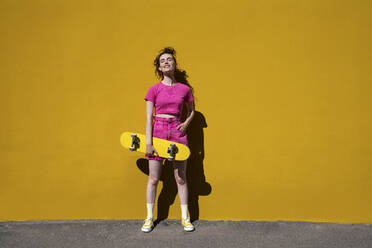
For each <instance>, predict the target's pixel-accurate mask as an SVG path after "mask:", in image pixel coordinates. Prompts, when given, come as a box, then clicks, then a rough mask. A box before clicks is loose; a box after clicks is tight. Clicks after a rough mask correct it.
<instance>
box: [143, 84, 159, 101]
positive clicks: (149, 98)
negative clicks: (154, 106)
mask: <svg viewBox="0 0 372 248" xmlns="http://www.w3.org/2000/svg"><path fill="white" fill-rule="evenodd" d="M155 98H156V95H155V89H154V87H150V88H149V90H148V92H147V94H146V96H145V101H150V102H153V103H155Z"/></svg>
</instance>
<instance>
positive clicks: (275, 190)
mask: <svg viewBox="0 0 372 248" xmlns="http://www.w3.org/2000/svg"><path fill="white" fill-rule="evenodd" d="M371 7H372V4H371V2H370V1H351V0H349V1H336V0H334V1H332V0H316V1H314V0H307V1H304V0H303V1H297V0H282V1H276V0H271V1H221V0H218V1H198V0H192V1H190V0H188V1H173V0H167V1H159V0H157V1H155V0H147V1H144V0H142V1H120V0H117V1H76V0H73V1H72V0H71V1H66V0H58V1H46V0H44V1H41V0H38V1H37V0H35V1H26V0H18V1H12V0H1V1H0V37H1V38H0V49H1V50H0V52H1V56H0V101H1V102H0V108H1V124H0V137H1V139H0V220H1V221H6V220H51V219H53V220H57V219H142V218H144V217H145V214H146V209H145V187H146V180H147V176H146V175H145V174H144V173H143V172H142V171H141V170H140V169H139V168H138V166H137V163H138V164H140V165H141V163H143V161H144V160H142V159H140V158H141V156H140V155H139V154H136V153H130V152H129V151H126V150H124V149H123V148H122V147H121V146H120V143H119V137H120V134H121V132H123V131H127V130H135V131H139V132H145V119H146V113H145V111H146V107H145V101H144V100H143V97H144V95H145V94H146V91H147V89H148V87H150V86H151V85H152V84H154V83H156V82H158V80H157V79H156V78H155V76H154V73H153V70H154V69H153V67H152V61H153V59H154V57H155V56H156V55H157V51H158V50H160V49H161V48H163V47H164V46H174V47H175V48H176V50H177V52H178V61H179V65H180V67H181V68H183V69H185V70H186V71H187V72H188V74H189V76H190V77H189V81H190V83H191V85H192V86H193V87H194V88H195V97H196V110H197V111H198V112H199V113H198V121H197V122H195V123H194V129H193V130H192V131H193V132H194V133H193V135H194V139H195V140H196V142H199V143H198V147H201V148H203V145H204V155H205V157H204V160H201V161H194V173H196V174H195V175H198V180H199V179H202V176H203V175H204V176H205V181H206V183H204V186H206V185H208V184H209V185H210V186H211V192H210V193H209V192H207V193H205V192H204V195H201V196H199V198H198V199H196V202H197V203H198V204H199V208H200V216H199V218H200V219H207V220H216V219H230V220H243V219H244V220H300V221H330V222H345V223H349V222H357V223H372V211H371V209H372V191H371V189H372V180H371V179H372V170H371V163H372V153H371V138H372V131H371V128H370V127H371V125H372V112H371V106H372V100H371V93H372V92H371V88H372V86H371V83H372V82H371V78H372V77H371V75H370V72H369V71H370V68H371V66H372V63H371V62H372V56H371V55H372V54H371V50H372V49H371V47H370V45H371V44H372V38H371V32H370V31H371V30H370V27H371V24H372V17H371V15H370V14H371V13H370V10H371ZM202 117H204V118H205V121H206V124H207V127H205V128H202V127H201V122H200V120H201V118H202ZM201 134H203V135H204V136H200V135H201ZM202 137H204V140H203V139H202ZM200 142H201V143H200ZM201 152H202V150H201ZM199 157H200V156H199ZM201 158H202V157H201ZM142 165H143V164H142ZM190 166H193V165H192V164H191V165H190ZM203 168H204V172H203V171H202V170H201V169H203ZM196 170H198V171H199V172H197V171H196ZM198 173H199V174H198ZM194 181H195V180H194ZM207 183H208V184H207ZM199 185H202V183H199ZM161 187H162V186H161V185H160V187H159V191H158V193H159V192H160V190H161ZM208 193H209V194H208ZM201 194H202V193H201ZM179 215H180V210H179V201H178V197H177V198H176V200H175V203H174V204H173V205H172V206H171V208H170V213H169V218H178V217H179Z"/></svg>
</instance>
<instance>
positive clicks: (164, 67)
mask: <svg viewBox="0 0 372 248" xmlns="http://www.w3.org/2000/svg"><path fill="white" fill-rule="evenodd" d="M159 63H160V65H159V70H160V71H161V72H163V74H167V73H169V72H172V71H174V70H175V69H176V62H175V61H174V58H173V55H172V54H169V53H164V54H162V55H161V56H160V58H159Z"/></svg>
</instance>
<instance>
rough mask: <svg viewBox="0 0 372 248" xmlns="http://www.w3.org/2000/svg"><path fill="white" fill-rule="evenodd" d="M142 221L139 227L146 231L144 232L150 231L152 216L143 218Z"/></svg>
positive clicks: (152, 226) (152, 223)
mask: <svg viewBox="0 0 372 248" xmlns="http://www.w3.org/2000/svg"><path fill="white" fill-rule="evenodd" d="M143 222H144V223H143V226H142V228H141V231H142V232H146V233H148V232H151V231H152V229H153V228H154V220H153V219H152V218H150V219H146V220H144V221H143Z"/></svg>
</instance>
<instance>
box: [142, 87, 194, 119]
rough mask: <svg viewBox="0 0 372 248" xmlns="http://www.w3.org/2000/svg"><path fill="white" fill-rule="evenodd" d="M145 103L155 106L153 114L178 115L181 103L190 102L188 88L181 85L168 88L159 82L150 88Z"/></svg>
mask: <svg viewBox="0 0 372 248" xmlns="http://www.w3.org/2000/svg"><path fill="white" fill-rule="evenodd" d="M145 100H146V101H151V102H153V103H154V105H155V114H175V115H178V114H180V113H181V111H182V106H183V104H182V103H183V102H184V101H186V102H192V101H193V100H194V97H193V96H192V93H191V90H190V87H188V86H187V85H185V84H182V83H176V84H174V85H172V86H168V85H165V84H163V83H162V82H159V83H157V84H155V85H153V86H151V87H150V89H149V91H148V92H147V95H146V96H145Z"/></svg>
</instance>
